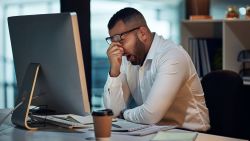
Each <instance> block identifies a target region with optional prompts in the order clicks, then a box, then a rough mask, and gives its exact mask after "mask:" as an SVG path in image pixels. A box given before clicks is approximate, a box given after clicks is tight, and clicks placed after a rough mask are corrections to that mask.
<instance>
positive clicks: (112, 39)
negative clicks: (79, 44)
mask: <svg viewBox="0 0 250 141" xmlns="http://www.w3.org/2000/svg"><path fill="white" fill-rule="evenodd" d="M140 27H141V26H138V27H135V28H132V29H130V30H128V31H125V32H122V33H120V34H116V35H113V36H110V37H107V38H105V40H106V41H107V43H108V44H109V45H110V44H111V43H112V42H120V41H121V40H122V36H123V35H126V34H128V33H129V32H132V31H134V30H137V29H139V28H140Z"/></svg>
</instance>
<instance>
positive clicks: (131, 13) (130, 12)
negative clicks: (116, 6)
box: [108, 7, 146, 30]
mask: <svg viewBox="0 0 250 141" xmlns="http://www.w3.org/2000/svg"><path fill="white" fill-rule="evenodd" d="M135 17H139V18H140V20H143V22H146V21H145V19H144V17H143V15H142V14H141V12H140V11H138V10H137V9H135V8H131V7H126V8H123V9H121V10H119V11H117V12H116V13H115V14H114V15H113V16H112V17H111V18H110V20H109V22H108V29H109V30H110V29H112V28H113V27H114V26H115V24H116V23H117V22H118V21H119V20H122V21H123V22H124V23H127V22H128V21H130V20H131V19H132V18H135Z"/></svg>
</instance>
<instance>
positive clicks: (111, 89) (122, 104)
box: [104, 74, 129, 116]
mask: <svg viewBox="0 0 250 141" xmlns="http://www.w3.org/2000/svg"><path fill="white" fill-rule="evenodd" d="M124 77H125V76H124V75H123V74H121V75H119V77H117V78H112V77H109V76H108V80H107V82H106V84H105V87H104V106H105V108H109V109H112V110H113V112H114V116H118V115H119V114H120V112H121V111H122V110H123V109H125V108H126V103H127V100H128V99H127V97H128V95H129V90H128V86H127V83H126V81H125V78H124Z"/></svg>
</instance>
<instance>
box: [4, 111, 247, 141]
mask: <svg viewBox="0 0 250 141" xmlns="http://www.w3.org/2000/svg"><path fill="white" fill-rule="evenodd" d="M7 111H8V110H5V109H2V110H0V118H2V117H3V116H4V115H5V114H6V113H7ZM174 130H177V129H174ZM177 131H178V130H177ZM154 135H155V134H151V135H147V136H141V137H138V136H128V135H118V134H112V135H111V139H110V141H150V139H152V138H153V137H154ZM88 137H94V132H93V131H88V130H87V129H86V130H83V132H75V131H71V130H66V129H63V128H58V129H46V130H45V129H44V130H37V131H29V130H26V129H22V128H16V127H15V126H14V125H13V124H12V123H11V122H10V117H9V118H8V120H7V121H5V123H4V125H2V126H1V128H0V141H85V140H86V141H90V140H87V138H88ZM92 141H93V140H92ZM196 141H241V140H240V139H235V138H228V137H222V136H215V135H209V134H203V133H199V134H198V136H197V138H196ZM242 141H244V140H242Z"/></svg>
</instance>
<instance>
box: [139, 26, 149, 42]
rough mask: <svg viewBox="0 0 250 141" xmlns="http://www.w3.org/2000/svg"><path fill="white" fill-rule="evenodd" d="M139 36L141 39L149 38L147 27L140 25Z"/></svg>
mask: <svg viewBox="0 0 250 141" xmlns="http://www.w3.org/2000/svg"><path fill="white" fill-rule="evenodd" d="M137 36H138V38H139V39H140V40H141V41H146V40H147V29H146V28H145V27H143V26H142V27H140V28H139V30H138V32H137Z"/></svg>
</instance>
